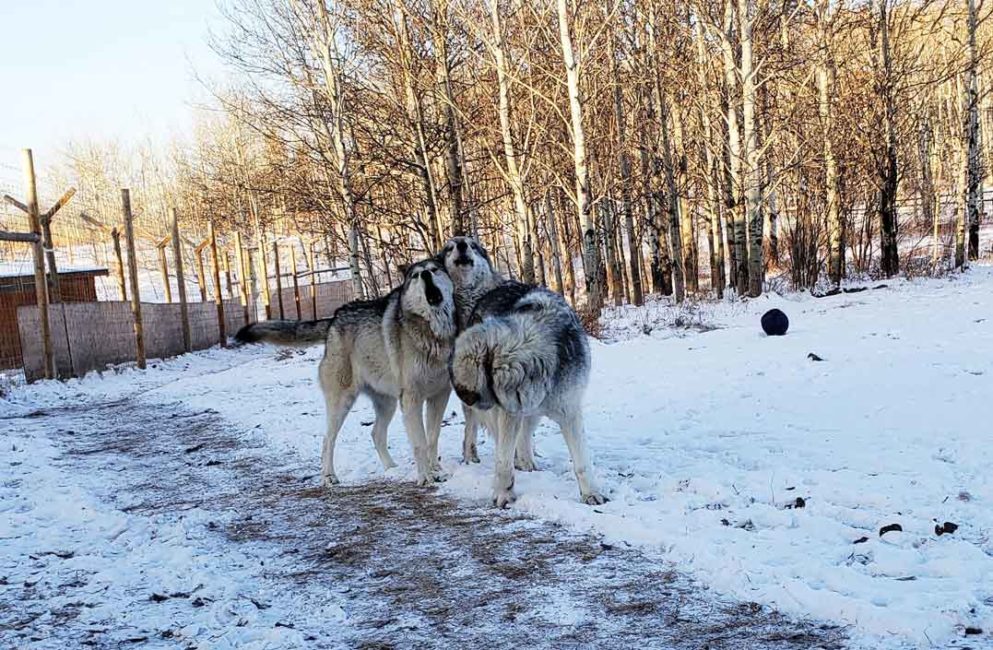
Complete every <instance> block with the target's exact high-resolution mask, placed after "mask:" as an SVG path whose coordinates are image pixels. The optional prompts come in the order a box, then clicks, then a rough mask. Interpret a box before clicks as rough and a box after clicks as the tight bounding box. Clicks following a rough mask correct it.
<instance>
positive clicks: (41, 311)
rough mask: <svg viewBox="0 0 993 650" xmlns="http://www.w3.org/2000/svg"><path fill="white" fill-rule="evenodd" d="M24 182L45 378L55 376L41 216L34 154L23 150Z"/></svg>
mask: <svg viewBox="0 0 993 650" xmlns="http://www.w3.org/2000/svg"><path fill="white" fill-rule="evenodd" d="M24 184H25V185H26V186H27V201H28V205H27V208H28V216H29V217H30V219H31V232H33V233H34V234H36V235H38V240H37V241H35V242H34V244H32V249H33V251H34V292H35V296H36V297H37V299H38V317H39V318H40V319H41V346H42V351H43V354H44V358H45V379H54V378H55V352H54V351H53V350H52V328H51V326H50V324H49V322H48V282H47V280H46V279H45V248H44V246H43V245H42V231H41V216H40V215H39V214H38V184H37V182H36V180H35V175H34V156H33V155H32V153H31V150H30V149H25V150H24Z"/></svg>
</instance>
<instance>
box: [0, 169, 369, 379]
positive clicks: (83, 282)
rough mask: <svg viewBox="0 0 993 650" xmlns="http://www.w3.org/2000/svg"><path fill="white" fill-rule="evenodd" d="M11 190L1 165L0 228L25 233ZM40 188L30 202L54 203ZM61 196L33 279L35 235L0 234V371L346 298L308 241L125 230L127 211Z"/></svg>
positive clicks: (175, 340) (211, 339)
mask: <svg viewBox="0 0 993 650" xmlns="http://www.w3.org/2000/svg"><path fill="white" fill-rule="evenodd" d="M16 191H17V189H16V187H15V186H14V184H13V183H12V182H10V181H9V179H7V178H6V176H5V175H4V174H0V194H2V195H9V196H10V197H12V199H13V200H5V201H3V202H0V205H2V206H3V207H0V230H2V231H5V232H7V233H31V232H33V231H34V228H33V227H32V219H31V217H30V215H29V214H28V213H26V212H25V210H24V209H23V208H24V206H25V205H26V204H25V203H23V202H18V201H17V199H14V198H13V197H15V192H16ZM50 198H51V197H48V196H44V195H43V196H42V198H40V199H39V201H38V203H39V205H40V206H41V207H40V210H45V209H46V207H45V206H48V205H51V204H54V203H55V202H49V201H48V199H50ZM67 205H68V207H63V208H62V209H61V210H60V211H58V212H57V213H56V214H54V216H52V215H50V216H49V217H48V218H49V224H50V231H51V236H50V241H46V242H45V243H46V244H47V245H46V246H45V247H44V250H45V254H44V258H45V268H46V271H47V274H46V281H45V282H44V283H42V286H41V287H38V286H37V283H36V281H35V264H36V260H35V257H36V253H35V249H34V245H32V244H30V243H24V242H20V241H6V240H4V241H0V371H14V372H17V371H19V370H22V371H23V372H24V375H25V377H26V378H27V380H28V381H33V380H35V379H38V378H42V377H45V376H48V375H53V376H58V377H71V376H81V375H83V374H85V373H87V372H89V371H92V370H99V369H101V368H104V367H106V366H108V365H112V364H119V363H128V362H134V361H136V360H138V359H142V358H145V357H147V358H163V357H169V356H174V355H177V354H182V353H183V352H187V351H191V350H200V349H205V348H208V347H211V346H214V345H218V344H222V345H223V344H224V341H225V339H226V337H229V336H231V335H232V334H234V333H235V332H236V331H237V330H238V329H239V328H240V327H241V326H243V325H245V324H247V323H249V322H253V321H255V320H259V319H261V318H265V317H267V315H270V314H271V315H272V316H273V317H280V318H286V319H314V318H323V317H328V316H331V315H332V314H333V313H334V311H335V310H336V309H337V308H338V306H340V305H341V304H343V303H344V302H347V301H348V300H350V299H351V298H352V287H351V282H350V281H349V280H348V277H347V273H343V269H336V268H334V264H332V263H331V262H330V259H329V258H330V256H329V255H325V256H323V259H322V256H321V254H320V251H317V250H316V247H315V246H314V243H313V242H307V241H306V240H302V239H300V238H295V237H289V238H287V237H284V238H281V239H280V240H279V241H277V243H276V245H271V243H270V245H263V246H258V245H249V244H248V242H251V238H250V237H244V238H242V237H241V236H238V235H236V234H235V233H213V237H206V236H205V233H203V232H198V231H194V230H186V229H183V228H179V227H178V226H177V228H176V230H175V231H173V232H177V233H178V237H174V236H173V233H171V232H153V231H152V230H151V229H150V228H149V227H147V226H145V227H140V228H132V234H133V241H128V239H127V230H128V229H126V228H125V227H124V226H125V224H124V223H117V222H118V221H126V220H127V219H126V218H123V217H122V218H115V220H114V222H110V220H109V219H100V218H97V217H96V216H93V215H92V214H87V213H86V212H84V211H81V210H74V209H72V207H71V204H67ZM41 216H42V219H44V218H45V214H44V213H42V215H41ZM108 222H109V223H108ZM42 223H44V221H42ZM159 229H160V230H161V229H162V228H161V224H160V228H159ZM43 239H44V238H43ZM177 240H178V241H177ZM131 250H133V251H134V254H133V258H134V259H133V264H132V259H131V257H132V256H131V254H130V252H129V251H131ZM277 259H278V261H277ZM177 262H181V264H178V263H177ZM322 263H323V266H322ZM180 269H182V271H180ZM263 269H265V271H263ZM275 269H281V270H280V272H279V273H278V274H277V273H276V272H275ZM39 289H40V293H41V294H42V295H41V298H42V299H43V301H44V303H45V305H46V307H45V308H46V309H47V310H48V319H47V320H48V328H47V332H46V328H44V327H43V322H42V321H43V319H42V307H41V303H40V302H39ZM136 293H137V296H136ZM184 296H185V300H184ZM136 297H137V299H136ZM218 302H220V303H221V308H220V309H218ZM184 304H185V310H184V309H183V305H184ZM138 314H140V321H139V318H137V315H138ZM184 314H185V317H184ZM222 321H223V329H222V327H221V325H222ZM138 322H140V323H141V326H140V327H139V326H138V325H137V323H138ZM222 332H223V334H224V335H223V336H222ZM139 333H140V336H139ZM49 359H50V361H49Z"/></svg>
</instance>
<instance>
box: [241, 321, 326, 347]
mask: <svg viewBox="0 0 993 650" xmlns="http://www.w3.org/2000/svg"><path fill="white" fill-rule="evenodd" d="M332 320H333V319H331V318H322V319H320V320H266V321H261V322H258V323H252V324H251V325H245V326H244V327H242V328H241V329H240V330H238V333H237V334H235V335H234V338H235V340H236V341H238V342H239V343H261V342H263V341H264V342H267V343H276V344H279V345H310V344H313V343H320V342H322V341H324V340H325V339H326V338H327V336H328V328H330V327H331V321H332Z"/></svg>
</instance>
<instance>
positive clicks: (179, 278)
mask: <svg viewBox="0 0 993 650" xmlns="http://www.w3.org/2000/svg"><path fill="white" fill-rule="evenodd" d="M169 215H170V216H171V217H172V254H173V257H174V258H175V266H176V288H177V289H178V293H179V318H180V320H181V321H182V325H183V349H184V350H186V351H187V352H190V351H191V350H192V349H193V341H192V337H191V336H190V312H189V308H188V307H187V305H186V279H185V278H184V277H183V241H182V239H181V238H180V236H179V215H178V214H177V213H176V208H169Z"/></svg>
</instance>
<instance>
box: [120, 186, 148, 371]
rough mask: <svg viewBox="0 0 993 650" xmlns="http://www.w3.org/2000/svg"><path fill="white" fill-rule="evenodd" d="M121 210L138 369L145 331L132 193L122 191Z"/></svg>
mask: <svg viewBox="0 0 993 650" xmlns="http://www.w3.org/2000/svg"><path fill="white" fill-rule="evenodd" d="M121 208H122V210H123V212H124V236H125V238H126V239H127V245H128V275H130V276H131V312H132V313H133V314H134V343H135V350H136V356H137V359H136V361H137V362H138V367H139V368H141V369H144V368H145V330H144V328H143V327H142V323H141V295H140V294H139V292H138V258H137V257H136V255H135V247H134V223H133V219H134V217H133V216H132V214H131V192H130V190H127V189H122V190H121Z"/></svg>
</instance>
